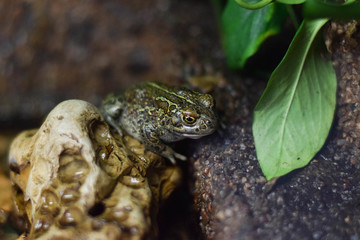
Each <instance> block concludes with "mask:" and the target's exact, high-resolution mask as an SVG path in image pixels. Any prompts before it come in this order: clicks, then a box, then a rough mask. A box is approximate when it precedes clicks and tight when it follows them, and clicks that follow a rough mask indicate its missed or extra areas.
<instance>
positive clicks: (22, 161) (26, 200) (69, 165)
mask: <svg viewBox="0 0 360 240" xmlns="http://www.w3.org/2000/svg"><path fill="white" fill-rule="evenodd" d="M123 140H124V141H123ZM144 150H145V149H144V146H143V145H142V144H140V143H139V142H138V141H136V140H134V139H132V138H130V137H125V138H124V139H122V138H121V137H120V136H119V135H116V134H115V135H113V133H111V132H110V131H109V127H108V125H107V124H106V123H105V122H104V119H103V117H102V116H101V114H100V113H99V111H98V110H97V108H96V107H94V106H93V105H91V104H90V103H87V102H85V101H81V100H68V101H65V102H62V103H60V104H59V105H58V106H57V107H56V108H54V109H53V111H51V113H50V114H49V115H48V117H47V118H46V120H45V122H44V123H43V124H42V126H41V127H40V129H38V130H29V131H24V132H22V133H21V134H20V135H18V136H17V137H16V139H15V140H14V141H13V143H12V145H11V148H10V154H9V164H10V170H11V173H10V177H11V180H12V182H13V185H14V200H15V201H14V202H15V210H16V212H17V213H18V215H19V216H20V217H24V218H27V219H26V221H25V223H26V224H25V226H24V228H25V229H27V231H28V232H29V234H28V236H29V238H30V239H32V238H37V239H54V238H55V237H62V238H61V239H105V238H106V239H107V240H111V239H153V238H155V237H156V233H157V229H156V223H155V221H156V220H155V219H156V214H157V212H158V208H159V204H160V203H161V202H162V201H163V200H164V199H166V198H167V197H168V196H169V194H170V193H171V192H172V190H173V189H174V188H175V187H176V186H177V184H178V183H179V180H180V170H179V168H177V167H176V166H173V165H170V164H168V162H167V161H165V160H164V159H162V158H161V157H159V156H157V155H155V154H153V153H151V152H145V151H144Z"/></svg>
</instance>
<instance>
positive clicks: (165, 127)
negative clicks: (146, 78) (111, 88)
mask: <svg viewBox="0 0 360 240" xmlns="http://www.w3.org/2000/svg"><path fill="white" fill-rule="evenodd" d="M101 112H102V114H103V115H104V117H105V119H106V121H107V122H108V123H109V125H110V126H112V127H113V128H115V129H116V131H117V132H118V133H119V134H120V135H123V130H124V131H126V132H127V134H129V135H130V136H132V137H134V138H136V139H137V140H139V141H140V142H142V143H143V144H144V145H145V147H146V149H147V150H150V151H152V152H154V153H157V154H159V155H161V156H163V157H166V158H167V159H169V160H170V161H171V162H172V163H175V159H180V160H186V157H185V156H183V155H181V154H179V153H176V152H175V151H174V150H173V149H172V148H171V147H169V146H168V145H167V143H170V142H175V141H179V140H182V139H184V138H193V139H196V138H200V137H202V136H206V135H209V134H211V133H213V132H214V131H215V130H216V127H217V116H216V113H215V110H214V100H213V98H212V97H211V96H210V95H209V94H202V93H199V92H195V91H192V90H189V89H187V88H184V87H175V86H168V85H165V84H163V83H156V82H142V83H140V84H138V85H135V86H134V87H132V88H130V89H128V90H127V91H125V92H124V93H123V94H121V95H116V96H115V95H109V96H108V97H107V98H106V99H105V101H104V102H103V104H102V107H101Z"/></svg>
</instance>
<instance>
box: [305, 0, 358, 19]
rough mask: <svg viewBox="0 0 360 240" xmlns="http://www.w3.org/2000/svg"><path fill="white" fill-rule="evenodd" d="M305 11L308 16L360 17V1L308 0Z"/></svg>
mask: <svg viewBox="0 0 360 240" xmlns="http://www.w3.org/2000/svg"><path fill="white" fill-rule="evenodd" d="M303 12H304V16H305V17H306V18H332V19H360V2H359V1H354V0H350V1H344V2H340V3H339V2H337V1H323V0H307V1H306V2H305V4H304V7H303Z"/></svg>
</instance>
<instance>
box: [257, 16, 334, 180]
mask: <svg viewBox="0 0 360 240" xmlns="http://www.w3.org/2000/svg"><path fill="white" fill-rule="evenodd" d="M326 22H327V20H326V19H317V20H304V22H303V23H302V25H301V26H300V28H299V30H298V32H297V34H296V35H295V38H294V39H293V41H292V43H291V45H290V47H289V49H288V51H287V53H286V55H285V57H284V59H283V60H282V61H281V63H280V64H279V66H278V67H277V68H276V69H275V71H274V72H273V73H272V75H271V77H270V80H269V83H268V85H267V87H266V89H265V91H264V93H263V95H262V97H261V98H260V101H259V102H258V104H257V106H256V107H255V112H254V123H253V134H254V140H255V147H256V152H257V156H258V160H259V163H260V166H261V169H262V171H263V173H264V175H265V177H266V178H267V179H271V178H273V177H278V176H282V175H285V174H287V173H289V172H290V171H292V170H294V169H297V168H301V167H303V166H305V165H306V164H308V163H309V161H310V160H311V159H312V158H313V157H314V155H315V154H316V153H317V152H318V151H319V149H320V148H321V147H322V145H323V144H324V142H325V140H326V137H327V135H328V133H329V130H330V127H331V124H332V121H333V115H334V110H335V101H336V76H335V72H334V69H333V68H332V64H331V62H330V61H328V60H326V59H325V57H324V56H325V55H326V50H325V47H324V42H323V41H322V39H321V34H319V35H318V37H317V38H316V39H315V36H316V34H317V33H318V32H319V30H320V28H321V27H322V26H323V25H324V24H325V23H326ZM314 39H315V41H314Z"/></svg>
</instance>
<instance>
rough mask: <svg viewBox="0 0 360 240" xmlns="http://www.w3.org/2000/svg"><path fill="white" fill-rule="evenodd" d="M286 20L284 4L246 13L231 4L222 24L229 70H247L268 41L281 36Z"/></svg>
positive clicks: (230, 2)
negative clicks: (246, 66)
mask: <svg viewBox="0 0 360 240" xmlns="http://www.w3.org/2000/svg"><path fill="white" fill-rule="evenodd" d="M286 17H287V11H286V8H285V7H284V6H283V5H281V4H270V5H267V6H266V7H264V8H261V9H258V10H247V9H244V8H241V7H240V6H238V5H237V4H236V2H235V1H234V0H229V1H228V2H227V5H226V7H225V10H224V12H223V15H222V22H221V26H222V33H223V34H222V35H223V46H224V50H225V53H226V57H227V64H228V66H229V67H230V68H232V69H241V68H242V67H244V65H245V63H246V60H247V59H248V58H249V57H251V56H252V55H254V54H255V53H256V51H257V50H258V48H259V47H260V45H261V44H262V43H263V42H264V40H265V39H267V38H268V37H269V36H272V35H275V34H277V33H279V32H280V30H281V27H282V23H283V22H284V20H285V18H286Z"/></svg>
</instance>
